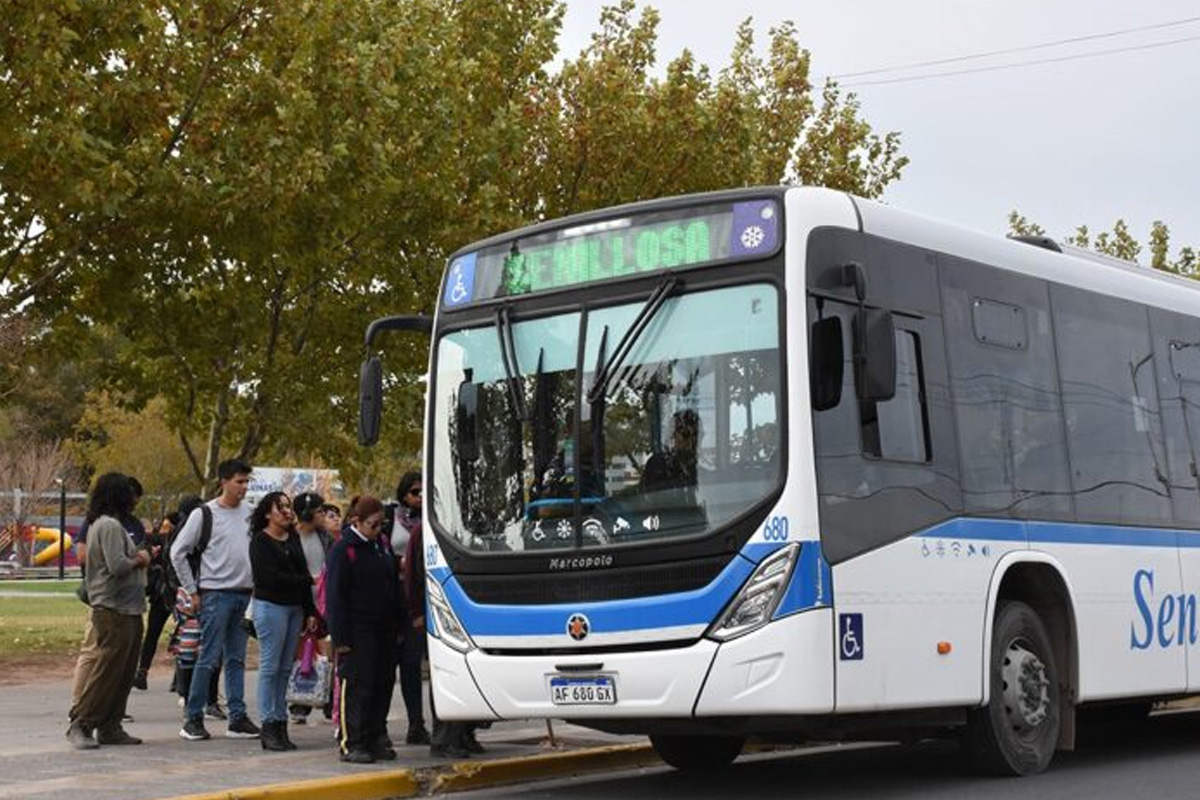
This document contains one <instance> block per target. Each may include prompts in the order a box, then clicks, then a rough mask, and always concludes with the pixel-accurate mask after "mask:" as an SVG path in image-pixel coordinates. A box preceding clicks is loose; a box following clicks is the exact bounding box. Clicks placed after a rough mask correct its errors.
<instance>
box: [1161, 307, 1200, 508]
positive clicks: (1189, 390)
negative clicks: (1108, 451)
mask: <svg viewBox="0 0 1200 800" xmlns="http://www.w3.org/2000/svg"><path fill="white" fill-rule="evenodd" d="M1150 327H1151V330H1152V332H1153V336H1154V360H1155V367H1156V369H1155V372H1156V373H1157V375H1158V398H1159V404H1160V406H1161V407H1162V419H1163V438H1164V442H1165V447H1166V453H1167V470H1168V475H1169V479H1170V484H1171V486H1170V490H1171V505H1172V508H1173V510H1174V512H1175V521H1176V523H1178V524H1179V525H1183V526H1187V527H1196V526H1197V525H1200V493H1198V492H1197V483H1198V482H1200V468H1198V466H1197V465H1198V464H1200V457H1198V456H1200V323H1198V322H1197V321H1196V320H1194V319H1189V318H1188V317H1184V316H1182V315H1180V314H1173V313H1171V312H1169V311H1158V310H1153V311H1151V312H1150Z"/></svg>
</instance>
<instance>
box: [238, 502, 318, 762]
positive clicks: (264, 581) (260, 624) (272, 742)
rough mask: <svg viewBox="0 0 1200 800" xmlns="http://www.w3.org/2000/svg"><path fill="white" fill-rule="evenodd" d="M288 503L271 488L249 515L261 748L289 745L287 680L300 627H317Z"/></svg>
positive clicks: (309, 577)
mask: <svg viewBox="0 0 1200 800" xmlns="http://www.w3.org/2000/svg"><path fill="white" fill-rule="evenodd" d="M293 520H294V518H293V516H292V502H291V500H289V499H288V496H287V495H286V494H284V493H283V492H271V493H270V494H268V495H266V496H265V497H263V499H262V500H260V501H259V503H258V505H257V506H256V507H255V509H254V513H253V514H251V515H250V531H251V535H252V536H253V538H252V539H251V540H250V568H251V569H252V570H253V573H254V611H253V617H254V630H255V631H256V633H257V635H258V646H259V667H258V709H259V714H260V715H261V717H262V746H263V749H264V750H294V749H296V745H295V744H294V743H293V742H292V740H291V739H290V738H288V733H287V684H288V678H289V676H290V675H291V672H292V661H293V659H294V657H295V654H296V645H297V643H298V642H299V641H300V631H301V628H303V629H304V630H305V631H311V630H314V629H315V628H316V615H317V609H316V604H315V603H314V602H313V595H312V575H310V574H309V572H308V562H307V561H306V560H305V558H304V548H303V546H302V545H301V544H300V538H299V537H298V536H297V535H296V532H295V531H294V530H292V523H293Z"/></svg>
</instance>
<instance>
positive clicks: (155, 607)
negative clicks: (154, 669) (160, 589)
mask: <svg viewBox="0 0 1200 800" xmlns="http://www.w3.org/2000/svg"><path fill="white" fill-rule="evenodd" d="M170 618H171V610H170V609H169V608H167V606H166V604H165V603H163V602H162V601H161V600H156V599H151V601H150V615H149V616H148V617H146V635H145V636H144V637H143V638H142V657H141V660H140V661H139V662H138V669H139V670H141V671H142V672H149V671H150V665H151V664H153V663H154V651H155V650H157V649H158V640H159V637H161V636H162V631H163V626H165V625H166V624H167V620H169V619H170Z"/></svg>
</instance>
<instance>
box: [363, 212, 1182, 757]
mask: <svg viewBox="0 0 1200 800" xmlns="http://www.w3.org/2000/svg"><path fill="white" fill-rule="evenodd" d="M389 328H391V329H403V328H409V329H414V328H416V329H421V330H423V331H425V332H429V333H431V334H432V337H433V340H432V349H431V355H430V361H429V384H428V399H427V412H426V421H425V426H426V427H425V436H426V443H427V447H426V464H425V469H426V486H427V487H428V488H429V489H430V490H431V493H429V494H428V495H427V496H428V497H429V498H430V499H429V501H428V502H427V504H426V507H425V508H426V517H427V518H426V520H425V526H426V527H425V530H426V537H427V538H426V550H427V552H426V562H427V564H428V576H429V580H428V594H429V611H430V614H429V618H430V620H431V621H432V622H431V625H430V629H429V636H430V638H429V650H430V662H431V665H432V671H433V687H434V693H435V702H436V705H437V709H438V713H439V714H440V715H442V716H443V717H444V718H447V719H463V720H490V719H511V718H539V717H546V718H551V717H553V718H566V719H569V720H571V721H573V722H576V723H579V724H583V725H588V726H592V727H595V728H598V729H603V730H607V731H613V732H630V733H645V734H648V735H649V736H650V738H651V741H652V743H653V745H654V747H655V748H656V750H657V751H658V753H659V754H660V755H661V756H662V757H663V758H664V760H666V761H667V762H668V763H670V764H673V765H675V766H678V767H680V768H691V767H711V766H713V765H716V764H722V763H728V762H729V761H732V760H733V759H734V758H736V756H737V755H738V753H740V751H741V749H742V746H743V743H744V741H745V739H746V737H748V736H765V737H772V738H775V739H777V740H796V741H800V740H805V739H812V738H821V739H828V738H845V739H850V738H879V737H881V736H887V737H893V736H922V735H926V734H935V735H944V734H950V735H954V736H958V737H961V739H962V741H963V744H964V747H965V749H966V751H967V752H968V753H969V754H970V756H971V757H972V758H973V760H974V761H975V762H976V763H977V764H978V765H979V766H980V767H982V768H983V769H985V770H988V771H992V772H999V773H1007V774H1018V775H1020V774H1029V773H1035V772H1038V771H1041V770H1043V769H1045V768H1046V766H1047V765H1048V764H1049V762H1050V760H1051V757H1052V756H1053V754H1054V752H1055V750H1056V749H1060V748H1061V749H1070V748H1072V747H1073V745H1074V739H1075V721H1076V718H1077V712H1078V711H1080V710H1081V709H1082V710H1087V709H1088V708H1089V707H1094V708H1098V709H1101V710H1103V709H1106V708H1112V709H1114V710H1116V711H1120V712H1121V713H1129V712H1130V711H1132V712H1133V713H1137V714H1144V713H1146V712H1148V710H1149V709H1150V706H1151V703H1152V702H1153V701H1156V700H1161V699H1166V698H1176V697H1181V696H1184V695H1188V694H1191V693H1200V650H1198V649H1197V648H1196V640H1197V635H1198V623H1197V596H1196V593H1195V592H1196V591H1197V587H1200V549H1198V547H1200V534H1198V533H1197V530H1198V529H1200V489H1198V485H1200V470H1198V468H1197V447H1198V445H1200V294H1198V293H1197V287H1196V285H1195V284H1193V283H1191V282H1188V281H1184V280H1181V279H1177V278H1174V277H1172V276H1169V275H1165V274H1162V273H1159V272H1154V271H1151V270H1148V269H1143V268H1140V267H1137V266H1136V265H1132V264H1126V263H1124V262H1117V261H1114V260H1110V259H1104V258H1102V257H1097V256H1093V255H1089V254H1086V253H1084V252H1065V251H1064V250H1063V248H1060V247H1058V246H1056V245H1054V244H1053V243H1052V242H1049V241H1013V240H1006V239H1000V238H992V237H987V236H984V235H981V234H977V233H973V232H969V231H965V230H962V229H959V228H956V227H952V226H948V225H944V224H940V223H937V222H933V221H930V220H928V219H925V218H922V217H918V216H914V215H911V214H907V213H904V212H901V211H897V210H894V209H892V208H888V207H886V206H883V205H880V204H878V203H874V202H870V201H864V200H861V199H858V198H855V197H851V196H849V195H846V194H842V193H838V192H834V191H829V190H824V189H814V188H766V189H761V190H744V191H736V192H724V193H716V194H705V195H696V196H688V197H680V198H673V199H669V200H662V201H654V202H646V203H638V204H635V205H629V206H623V207H620V208H614V209H610V210H604V211H598V212H594V213H589V214H584V215H580V216H577V217H571V218H568V219H564V220H558V221H554V222H548V223H545V224H541V225H537V226H534V227H530V228H526V229H523V230H518V231H515V232H513V233H509V234H505V235H502V236H497V237H494V238H491V239H488V240H486V241H482V242H479V243H477V244H474V245H472V246H470V247H468V248H466V249H464V250H462V251H460V252H458V253H457V254H455V255H454V256H453V257H452V258H451V260H450V262H449V266H448V269H447V272H446V277H445V280H444V283H443V288H442V291H441V294H440V298H439V307H438V309H437V312H436V314H435V316H434V317H433V318H432V319H430V318H411V317H393V318H387V319H383V320H378V321H376V323H374V324H373V325H372V326H371V328H370V330H369V331H368V335H367V347H368V353H369V354H370V353H371V352H372V341H373V340H374V338H375V336H376V334H377V333H378V332H379V331H381V330H385V329H389ZM380 371H381V368H380V363H379V359H378V356H375V355H370V356H369V359H368V362H367V364H366V365H365V366H364V373H363V374H364V378H363V385H364V394H363V398H364V399H363V407H362V419H361V421H360V424H361V429H360V432H361V434H362V436H363V438H364V441H365V442H369V441H372V440H373V439H374V438H375V437H376V436H377V435H378V426H379V425H378V423H379V414H380V401H379V395H380V380H379V375H380ZM1194 654H1195V655H1194Z"/></svg>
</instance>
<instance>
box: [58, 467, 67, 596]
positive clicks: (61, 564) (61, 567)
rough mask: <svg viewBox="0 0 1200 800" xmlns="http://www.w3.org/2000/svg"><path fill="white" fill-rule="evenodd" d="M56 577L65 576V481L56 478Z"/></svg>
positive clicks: (60, 578)
mask: <svg viewBox="0 0 1200 800" xmlns="http://www.w3.org/2000/svg"><path fill="white" fill-rule="evenodd" d="M57 480H58V579H59V580H60V581H61V580H62V579H63V578H65V577H66V576H67V572H66V570H67V548H66V540H67V482H66V481H65V480H63V479H62V478H58V479H57Z"/></svg>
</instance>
